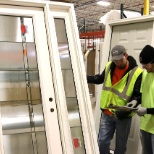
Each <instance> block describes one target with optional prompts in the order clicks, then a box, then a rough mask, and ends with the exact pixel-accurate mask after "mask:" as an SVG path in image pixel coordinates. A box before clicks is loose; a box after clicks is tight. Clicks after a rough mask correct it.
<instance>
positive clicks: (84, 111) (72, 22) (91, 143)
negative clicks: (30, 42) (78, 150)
mask: <svg viewBox="0 0 154 154" xmlns="http://www.w3.org/2000/svg"><path fill="white" fill-rule="evenodd" d="M1 4H2V5H3V6H4V5H7V7H16V8H17V7H18V6H19V7H20V8H21V6H23V7H24V6H25V7H33V8H34V9H35V8H41V9H43V10H44V17H45V19H44V21H45V24H46V25H45V26H46V33H47V35H46V33H45V34H44V36H43V37H42V36H41V33H40V34H37V35H35V39H36V46H39V47H40V48H41V50H40V52H39V53H40V55H38V61H39V59H41V58H42V59H43V57H41V55H42V54H41V52H42V51H44V47H41V45H40V44H39V43H37V42H39V40H42V41H43V39H45V40H46V38H47V43H48V49H46V50H49V52H50V64H49V66H50V67H52V72H51V74H50V75H49V76H46V77H45V78H47V79H48V80H49V79H51V80H52V81H53V87H54V90H53V91H52V93H54V96H55V99H54V100H53V102H52V104H51V103H48V104H47V105H46V106H45V109H44V113H45V116H46V117H45V119H46V120H45V125H46V127H47V131H48V133H47V137H48V139H49V144H50V145H52V144H53V143H52V140H53V136H52V135H51V134H52V133H54V134H55V135H56V133H57V136H58V137H57V140H59V138H60V139H61V142H62V147H60V148H58V147H57V146H56V145H55V144H56V143H55V144H54V145H52V146H54V148H52V149H50V151H49V153H51V152H52V153H58V154H60V153H61V152H57V151H56V149H62V148H63V149H62V150H63V153H68V154H69V153H71V154H73V153H74V151H73V144H72V139H71V132H70V127H69V119H68V112H67V108H66V98H65V95H64V86H63V80H62V72H61V67H60V59H59V55H58V44H57V42H56V33H55V28H54V22H53V17H52V16H54V17H56V16H59V17H63V18H64V19H65V22H66V27H67V28H66V30H67V36H68V41H69V49H70V54H71V60H72V67H73V73H74V77H75V78H74V80H75V86H76V90H77V99H78V102H79V110H80V116H81V123H82V124H81V125H82V130H83V135H84V142H85V149H86V153H88V154H98V153H99V150H98V145H97V136H96V131H95V124H94V119H93V114H92V107H91V101H90V97H89V92H88V85H87V80H86V72H85V67H84V61H83V56H82V50H81V44H80V39H79V32H78V29H77V23H76V16H75V11H74V6H73V4H68V3H62V2H50V1H42V0H40V1H39V0H38V1H37V2H35V1H31V0H29V1H28V0H27V1H26V0H7V1H5V0H0V5H1ZM0 7H1V6H0ZM51 12H52V14H51ZM6 13H7V11H6ZM22 13H23V14H24V12H21V13H20V14H22ZM54 13H55V14H54ZM50 17H52V20H49V19H50ZM35 19H36V20H38V19H37V18H35ZM51 27H52V28H53V29H52V28H51ZM53 42H54V43H53ZM51 44H52V45H51ZM37 50H38V49H37ZM51 55H52V56H53V57H52V56H51ZM47 63H48V62H47ZM47 65H48V64H47ZM45 67H46V66H41V65H40V66H39V69H40V70H41V71H44V68H45ZM50 69H51V68H50ZM41 71H40V72H41ZM41 78H42V79H41ZM40 82H41V88H42V89H43V90H42V92H43V93H44V95H45V96H46V98H44V99H43V101H46V102H48V101H49V100H48V98H49V97H51V95H52V93H51V92H50V93H49V92H47V93H46V90H45V86H44V85H46V83H45V81H44V80H43V77H42V73H40ZM51 84H52V83H51ZM48 85H49V83H48ZM55 100H56V104H55ZM48 107H49V108H48ZM50 108H54V109H55V111H56V108H57V112H54V113H55V116H56V118H57V119H59V121H57V123H58V124H56V127H57V128H55V127H54V129H52V128H51V124H52V122H51V121H53V120H55V118H52V117H51V116H49V115H50V112H49V109H50ZM49 117H50V118H49ZM51 118H52V119H51ZM52 126H53V125H52ZM58 127H60V131H59V128H58ZM55 132H56V133H55ZM48 134H49V136H48ZM54 138H55V137H54ZM57 143H58V144H59V145H58V146H60V145H61V143H59V141H57ZM48 147H49V148H51V147H50V146H48ZM60 151H61V150H60Z"/></svg>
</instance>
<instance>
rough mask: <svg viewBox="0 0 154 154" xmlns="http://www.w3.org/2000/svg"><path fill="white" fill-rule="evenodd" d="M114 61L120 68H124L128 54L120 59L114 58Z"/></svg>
mask: <svg viewBox="0 0 154 154" xmlns="http://www.w3.org/2000/svg"><path fill="white" fill-rule="evenodd" d="M113 62H114V63H115V65H116V66H117V67H118V68H119V69H123V68H125V66H126V64H127V55H124V56H123V58H122V59H120V60H113Z"/></svg>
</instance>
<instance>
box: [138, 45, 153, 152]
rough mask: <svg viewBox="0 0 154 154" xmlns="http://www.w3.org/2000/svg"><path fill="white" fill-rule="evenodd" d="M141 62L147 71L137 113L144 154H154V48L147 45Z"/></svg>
mask: <svg viewBox="0 0 154 154" xmlns="http://www.w3.org/2000/svg"><path fill="white" fill-rule="evenodd" d="M139 60H140V63H141V64H142V66H143V68H144V69H145V71H144V72H143V75H142V82H141V93H142V97H141V106H140V107H138V110H137V111H136V112H137V114H138V115H139V116H141V118H140V133H141V135H140V136H141V143H142V151H143V152H142V154H154V48H153V47H152V46H150V45H146V46H145V47H144V48H143V49H142V51H141V53H140V55H139Z"/></svg>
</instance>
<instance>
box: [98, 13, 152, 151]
mask: <svg viewBox="0 0 154 154" xmlns="http://www.w3.org/2000/svg"><path fill="white" fill-rule="evenodd" d="M148 21H153V27H152V29H153V30H152V34H151V37H152V39H151V42H149V44H150V45H152V46H154V16H152V15H150V16H141V17H135V18H126V19H120V20H116V21H110V22H109V23H107V25H106V32H105V39H104V47H103V57H102V63H101V70H104V69H105V64H106V63H107V62H108V61H109V59H110V50H111V40H112V33H113V27H114V26H122V25H123V26H124V25H128V24H135V23H141V24H142V23H144V22H148ZM135 118H136V117H135ZM135 129H136V130H137V128H136V127H135ZM134 131H135V130H134ZM136 132H137V131H135V133H136ZM130 135H131V133H130ZM135 135H136V134H135ZM135 135H134V136H133V137H134V138H135ZM138 135H139V134H138ZM136 148H137V154H140V153H141V148H142V147H141V144H140V142H139V143H138V146H137V147H136Z"/></svg>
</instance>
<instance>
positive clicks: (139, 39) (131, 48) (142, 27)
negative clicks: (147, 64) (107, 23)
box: [110, 21, 153, 154]
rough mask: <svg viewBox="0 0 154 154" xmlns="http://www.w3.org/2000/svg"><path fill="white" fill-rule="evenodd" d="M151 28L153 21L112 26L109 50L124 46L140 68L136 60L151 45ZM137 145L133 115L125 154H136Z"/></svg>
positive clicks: (138, 142) (137, 133)
mask: <svg viewBox="0 0 154 154" xmlns="http://www.w3.org/2000/svg"><path fill="white" fill-rule="evenodd" d="M152 27H153V21H149V22H144V23H135V24H127V25H117V26H113V31H112V37H111V44H110V46H111V48H112V47H113V46H115V45H117V44H120V45H123V46H125V48H126V50H127V52H128V54H129V55H131V56H133V57H134V58H135V59H136V61H137V63H138V65H139V66H141V65H140V63H139V58H138V57H139V53H140V51H141V49H142V48H143V47H144V46H145V45H147V44H151V41H152ZM114 145H115V141H114V139H113V141H112V145H111V147H112V149H114ZM138 145H140V138H139V117H138V116H137V115H135V116H134V117H133V120H132V125H131V131H130V135H129V140H128V144H127V154H130V153H131V154H137V151H138Z"/></svg>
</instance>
